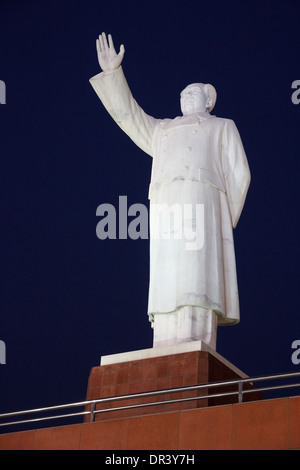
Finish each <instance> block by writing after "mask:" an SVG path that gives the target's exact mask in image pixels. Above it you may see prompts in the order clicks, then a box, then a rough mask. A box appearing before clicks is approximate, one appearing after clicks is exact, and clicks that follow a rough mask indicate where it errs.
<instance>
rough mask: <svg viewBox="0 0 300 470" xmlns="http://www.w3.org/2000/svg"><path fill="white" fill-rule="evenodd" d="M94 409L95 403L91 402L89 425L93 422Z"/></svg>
mask: <svg viewBox="0 0 300 470" xmlns="http://www.w3.org/2000/svg"><path fill="white" fill-rule="evenodd" d="M95 409H96V402H95V401H93V402H92V404H91V411H90V423H93V422H94V421H95Z"/></svg>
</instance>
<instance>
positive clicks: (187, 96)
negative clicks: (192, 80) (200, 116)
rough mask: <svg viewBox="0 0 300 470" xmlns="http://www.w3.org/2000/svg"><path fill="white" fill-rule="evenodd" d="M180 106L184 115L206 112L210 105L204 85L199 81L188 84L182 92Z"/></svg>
mask: <svg viewBox="0 0 300 470" xmlns="http://www.w3.org/2000/svg"><path fill="white" fill-rule="evenodd" d="M180 107H181V112H182V114H183V115H188V114H193V113H203V112H205V111H206V110H207V107H208V97H207V96H206V93H205V90H204V86H203V85H202V84H198V83H197V84H193V85H188V86H187V87H186V88H185V89H184V90H183V91H182V92H181V93H180Z"/></svg>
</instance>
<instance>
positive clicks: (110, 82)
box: [90, 33, 250, 349]
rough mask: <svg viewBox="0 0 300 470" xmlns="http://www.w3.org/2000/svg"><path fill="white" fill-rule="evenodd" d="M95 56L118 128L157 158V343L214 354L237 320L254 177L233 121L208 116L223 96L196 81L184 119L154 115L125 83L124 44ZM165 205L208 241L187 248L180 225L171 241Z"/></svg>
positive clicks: (153, 226)
mask: <svg viewBox="0 0 300 470" xmlns="http://www.w3.org/2000/svg"><path fill="white" fill-rule="evenodd" d="M97 52H98V59H99V64H100V67H101V69H102V72H101V73H99V74H97V75H96V76H94V77H93V78H91V79H90V83H91V85H92V86H93V88H94V90H95V91H96V93H97V95H98V96H99V98H100V100H101V101H102V103H103V105H104V106H105V108H106V109H107V111H108V112H109V113H110V115H111V116H112V117H113V119H114V120H115V121H116V123H117V124H118V125H119V126H120V127H121V129H122V130H123V131H124V132H126V134H128V136H129V137H130V138H131V139H132V140H133V141H134V142H135V143H136V144H137V145H138V146H139V147H140V148H141V149H142V150H143V151H144V152H146V153H147V154H149V155H150V156H151V157H153V164H152V176H151V184H150V191H149V199H150V286H149V301H148V315H149V319H150V321H151V322H152V326H153V328H154V341H153V346H154V347H157V346H164V345H170V344H175V343H181V342H187V341H194V340H199V339H200V340H202V341H204V342H205V343H206V344H207V345H208V346H210V347H211V348H212V349H216V338H217V326H218V325H233V324H236V323H238V322H239V319H240V314H239V298H238V287H237V278H236V265H235V252H234V243H233V233H232V228H234V227H235V226H236V225H237V222H238V220H239V217H240V214H241V211H242V209H243V205H244V202H245V198H246V194H247V190H248V187H249V183H250V172H249V167H248V162H247V159H246V155H245V152H244V149H243V145H242V142H241V139H240V136H239V133H238V130H237V128H236V126H235V124H234V122H233V121H232V120H230V119H223V118H217V117H215V116H212V115H210V112H211V110H212V109H213V107H214V105H215V102H216V91H215V89H214V87H213V86H212V85H209V84H202V83H195V84H192V85H189V86H187V87H186V88H185V89H184V90H183V91H182V92H181V95H180V104H181V110H182V114H183V116H180V117H176V118H175V119H155V118H153V117H151V116H149V115H147V114H146V113H145V112H144V111H143V110H142V109H141V107H140V106H139V105H138V104H137V102H136V101H135V100H134V98H133V96H132V94H131V91H130V89H129V87H128V84H127V81H126V79H125V76H124V73H123V70H122V67H121V62H122V60H123V56H124V53H125V49H124V46H123V45H122V46H121V48H120V52H119V53H118V54H117V53H116V51H115V48H114V45H113V41H112V37H111V35H109V36H108V41H107V38H106V35H105V33H103V34H102V35H100V36H99V39H97ZM162 204H163V205H167V207H176V208H182V209H183V210H182V212H181V213H182V214H184V215H183V220H182V223H183V224H184V226H185V227H189V228H190V230H191V232H193V230H194V233H196V232H197V230H199V229H200V231H201V232H203V243H201V244H200V245H199V246H196V247H195V249H187V243H186V242H187V240H186V239H184V237H182V236H181V237H180V236H176V233H177V232H178V228H179V227H178V224H177V225H176V223H170V224H169V229H168V233H167V236H166V233H165V230H166V228H165V227H163V229H162V228H161V220H160V219H159V211H157V207H160V206H158V205H162ZM190 207H192V208H193V210H192V212H191V211H188V214H187V215H186V211H185V210H184V209H186V208H190ZM199 207H200V208H203V218H201V227H199V225H200V224H199V221H198V219H197V217H196V214H197V210H196V209H197V208H199ZM154 208H155V210H153V209H154ZM158 232H159V233H160V235H161V236H160V237H159V236H157V233H158ZM162 232H164V233H162ZM154 233H155V235H156V236H155V237H154V236H153V234H154ZM181 233H182V232H181ZM177 235H178V234H177Z"/></svg>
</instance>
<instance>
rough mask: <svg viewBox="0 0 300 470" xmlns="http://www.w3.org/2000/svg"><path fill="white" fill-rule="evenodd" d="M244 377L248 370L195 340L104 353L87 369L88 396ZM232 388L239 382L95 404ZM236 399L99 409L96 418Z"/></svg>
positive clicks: (127, 402)
mask: <svg viewBox="0 0 300 470" xmlns="http://www.w3.org/2000/svg"><path fill="white" fill-rule="evenodd" d="M246 377H247V376H246V374H244V373H243V372H242V371H241V370H239V369H238V368H237V367H235V366H234V365H233V364H231V363H230V362H229V361H227V360H226V359H225V358H223V357H222V356H220V355H219V354H218V353H216V352H215V351H213V350H210V348H208V347H207V346H206V345H205V344H204V343H203V342H201V341H193V342H190V343H183V344H179V345H174V346H167V347H162V348H154V349H153V348H152V349H145V350H141V351H133V352H128V353H123V354H115V355H111V356H104V357H102V358H101V364H100V366H97V367H93V368H92V369H91V373H90V377H89V382H88V390H87V400H92V399H97V398H106V397H116V396H124V395H129V394H135V393H141V392H150V391H160V390H164V389H170V388H178V387H184V386H188V385H198V384H206V383H211V382H220V381H224V380H230V379H235V378H246ZM249 387H251V384H249V385H248V386H245V389H246V388H249ZM236 390H237V385H235V386H230V387H217V388H213V389H210V388H209V389H203V390H196V391H188V392H187V391H185V392H183V391H178V392H175V393H169V394H158V395H155V396H152V397H142V398H134V399H123V400H116V401H114V402H112V403H105V404H101V405H97V410H100V409H104V408H106V409H107V408H115V407H117V406H118V407H122V406H127V405H136V404H141V403H150V402H156V403H157V402H162V401H167V400H174V399H176V398H193V397H199V396H204V395H208V394H210V395H213V394H215V393H223V392H229V391H236ZM260 398H261V396H260V394H258V393H251V394H247V395H244V401H249V400H257V399H260ZM237 401H238V398H237V396H229V397H212V398H204V399H198V400H197V399H195V400H193V399H192V400H190V401H185V402H179V403H166V404H157V405H152V406H145V407H140V408H139V407H137V408H132V409H127V410H118V411H108V412H103V413H98V414H96V418H95V420H96V421H99V420H103V419H116V418H121V417H128V416H137V415H146V414H153V413H162V412H166V411H178V410H185V409H192V408H200V407H207V406H214V405H224V404H229V403H236V402H237Z"/></svg>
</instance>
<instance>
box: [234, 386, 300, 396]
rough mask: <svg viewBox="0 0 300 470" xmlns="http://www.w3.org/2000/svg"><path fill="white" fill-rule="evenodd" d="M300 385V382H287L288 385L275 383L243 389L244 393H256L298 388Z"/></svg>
mask: <svg viewBox="0 0 300 470" xmlns="http://www.w3.org/2000/svg"><path fill="white" fill-rule="evenodd" d="M296 387H300V383H297V384H286V385H273V386H272V387H261V388H255V389H250V390H243V394H244V393H255V392H267V391H270V390H282V389H285V388H296Z"/></svg>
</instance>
